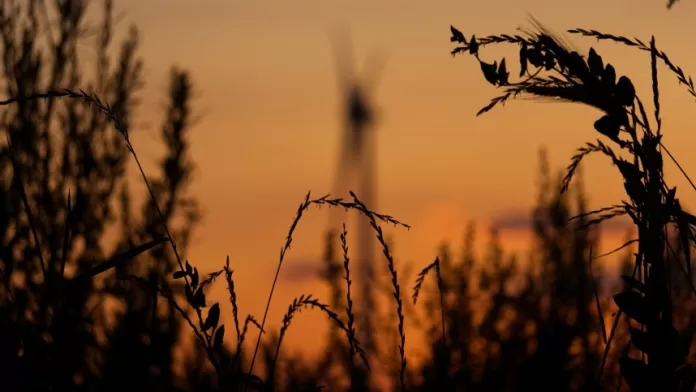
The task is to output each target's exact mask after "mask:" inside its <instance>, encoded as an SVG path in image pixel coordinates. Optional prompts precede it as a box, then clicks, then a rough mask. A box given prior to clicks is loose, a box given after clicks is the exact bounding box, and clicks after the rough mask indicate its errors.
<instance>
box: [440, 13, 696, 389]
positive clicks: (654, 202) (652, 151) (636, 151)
mask: <svg viewBox="0 0 696 392" xmlns="http://www.w3.org/2000/svg"><path fill="white" fill-rule="evenodd" d="M536 27H537V30H538V31H528V32H526V33H525V34H524V35H514V36H512V35H499V36H489V37H484V38H480V39H477V38H476V37H475V36H473V37H472V38H471V39H470V40H467V39H466V37H465V36H464V34H462V33H461V32H460V31H459V30H457V29H455V28H454V27H452V28H451V32H452V37H451V41H452V42H455V43H457V44H459V46H458V47H457V48H455V49H454V50H453V51H452V54H454V55H456V54H460V53H467V52H468V53H470V54H471V55H472V56H474V58H475V59H476V60H477V61H478V62H479V64H480V66H481V70H482V71H483V74H484V77H485V78H486V80H487V81H488V82H490V83H491V84H493V85H494V86H496V87H499V88H502V89H503V90H504V94H503V95H501V96H498V97H496V98H494V99H493V100H492V101H491V103H490V104H489V105H487V106H486V107H484V108H483V109H481V111H479V113H478V114H482V113H485V112H487V111H489V110H490V109H492V108H493V107H494V106H496V105H497V104H499V103H504V102H505V101H507V100H508V99H510V98H514V97H517V96H520V95H529V96H533V97H544V98H552V99H559V100H562V101H567V102H574V103H583V104H586V105H589V106H591V107H594V108H596V109H598V110H600V111H601V112H602V113H603V115H602V117H601V118H599V119H598V120H597V121H596V122H595V123H594V128H595V129H596V130H597V131H598V132H599V133H600V134H602V135H604V136H606V137H607V138H608V139H609V140H610V141H611V142H612V144H613V145H615V146H616V147H618V148H619V149H620V150H623V151H625V152H626V153H628V154H629V155H630V157H631V160H626V159H623V158H621V157H619V156H618V155H617V154H616V153H615V151H614V150H613V149H612V147H611V146H610V145H607V144H605V143H603V142H602V141H600V140H597V142H596V143H588V144H587V145H586V146H585V147H583V148H581V149H580V150H579V151H578V153H577V154H576V155H575V156H574V157H573V159H572V162H571V164H570V165H569V167H568V171H567V174H566V176H565V178H564V180H563V190H565V189H567V186H568V184H569V182H570V181H571V179H572V176H573V173H574V172H575V170H576V168H577V167H578V165H579V163H580V161H581V160H582V158H584V157H585V156H587V155H588V154H590V153H593V152H601V153H603V154H604V155H606V156H608V157H609V158H610V159H611V160H612V162H613V164H614V165H615V166H616V167H617V168H618V169H619V172H620V173H621V175H622V177H623V179H624V188H625V190H626V195H627V196H628V198H629V200H628V201H624V202H622V204H621V205H616V206H611V207H608V208H604V209H601V210H597V211H591V212H589V213H588V214H587V216H589V217H592V219H593V220H592V221H590V223H595V222H601V221H603V220H605V219H609V218H612V217H615V216H619V215H627V216H629V217H630V218H631V220H632V221H633V223H634V224H635V225H636V228H637V229H638V252H637V253H636V254H635V259H634V270H633V273H632V274H631V275H630V276H623V277H622V278H623V279H624V282H625V284H626V287H625V290H624V291H622V292H621V293H619V294H617V295H615V296H614V301H615V302H616V305H617V306H618V307H619V313H618V314H617V316H616V318H615V320H614V325H613V326H612V328H611V332H610V337H609V339H608V341H607V343H606V349H605V352H608V351H609V349H610V346H611V342H612V339H613V336H614V331H615V329H616V326H617V324H618V322H619V319H620V316H621V314H625V315H626V316H627V317H629V318H630V319H631V320H632V321H633V322H634V323H635V325H636V326H637V327H636V328H632V329H631V344H632V346H633V347H634V348H636V349H637V350H638V351H640V352H641V353H642V357H641V358H634V357H630V356H624V357H623V358H622V359H621V361H620V364H621V374H622V377H623V378H624V380H625V381H626V382H627V383H628V385H629V387H630V388H631V390H635V391H656V390H689V391H690V390H693V388H694V386H695V385H696V370H695V369H693V368H692V367H691V366H690V365H688V364H687V363H686V362H685V361H686V358H687V356H688V354H689V345H690V342H688V343H685V342H683V341H682V337H680V334H679V332H678V331H677V330H676V328H675V327H674V323H673V311H674V307H673V305H674V304H673V301H672V295H671V282H672V277H671V276H670V274H669V272H670V270H669V268H668V267H667V253H668V249H667V248H668V245H669V242H668V239H667V235H666V230H667V226H668V225H669V224H675V225H676V226H677V227H678V229H679V231H678V232H679V234H680V239H681V243H682V249H683V256H684V261H685V263H684V264H685V265H684V266H683V267H684V274H685V275H686V276H687V277H688V278H689V279H690V277H691V252H690V247H691V244H693V243H694V241H695V240H696V239H695V237H694V234H693V227H692V226H693V225H694V224H696V219H695V218H694V216H693V215H691V214H689V213H687V212H685V211H683V209H682V207H681V205H680V202H679V199H678V198H677V197H676V188H675V187H671V188H670V187H668V185H667V184H666V183H665V181H664V176H663V155H662V152H663V151H664V152H666V153H667V154H668V156H669V157H670V158H672V159H673V157H672V156H671V154H669V151H668V150H667V149H666V148H665V146H664V145H663V143H662V120H661V116H660V94H659V88H658V68H657V62H658V60H661V61H662V62H664V63H665V64H666V65H667V66H668V68H669V69H670V70H671V71H672V72H673V73H674V74H676V76H677V78H678V80H679V81H680V82H681V83H683V84H684V85H686V87H687V89H688V91H689V93H690V94H691V95H692V96H695V97H696V93H695V92H694V85H693V81H692V80H691V78H690V77H688V78H687V77H686V75H685V74H684V72H683V71H682V70H681V68H679V67H677V66H675V65H674V64H673V63H672V62H671V61H670V60H669V58H668V57H667V55H666V54H665V53H664V52H661V51H659V50H658V49H657V47H656V44H655V39H654V37H653V38H652V39H651V40H650V43H649V45H646V44H644V43H643V42H642V41H640V40H638V39H629V38H625V37H620V36H613V35H609V34H603V33H600V32H596V31H591V30H582V29H575V30H569V31H568V32H569V33H571V34H579V35H582V36H587V37H594V38H597V39H604V40H611V41H615V42H618V43H623V44H624V45H627V46H631V47H637V48H639V49H641V50H645V51H648V52H649V54H650V60H651V61H650V65H651V71H652V72H651V76H652V101H653V106H654V116H653V121H654V124H651V123H650V121H651V119H650V118H649V117H648V115H647V113H646V109H645V106H644V104H643V101H642V100H641V99H640V97H639V96H638V95H637V94H636V91H635V88H634V86H633V83H632V82H631V80H630V79H629V78H628V77H626V76H621V77H619V78H618V81H617V75H616V71H615V69H614V67H613V66H612V65H611V64H608V63H607V64H605V63H604V61H603V59H602V58H601V57H600V56H599V55H598V54H597V52H596V51H595V50H594V49H590V51H589V54H588V55H587V56H586V57H583V56H582V55H581V54H579V53H578V52H577V51H573V50H571V49H569V47H568V46H567V45H566V44H564V43H563V42H562V41H561V40H560V39H559V38H558V37H555V36H554V35H552V34H551V33H549V32H548V31H547V30H546V29H544V28H543V27H542V26H540V25H539V24H538V23H537V26H536ZM495 43H512V44H516V45H519V47H520V52H519V64H520V75H519V76H520V78H522V79H521V80H520V81H518V82H511V81H510V80H509V72H508V70H507V68H506V64H505V60H504V59H503V60H501V61H500V64H498V63H497V62H494V63H492V64H491V63H488V62H485V61H483V60H482V59H481V57H480V51H481V49H482V48H483V47H484V46H486V45H490V44H495ZM673 160H674V159H673ZM674 162H675V163H676V161H674ZM677 165H678V164H677ZM680 169H681V167H680ZM682 172H683V171H682ZM684 174H685V173H684ZM685 175H686V174H685ZM687 178H688V176H687ZM689 181H690V180H689ZM695 189H696V188H695ZM689 281H690V280H689ZM604 358H606V353H605V355H604ZM604 362H605V360H603V363H602V365H604Z"/></svg>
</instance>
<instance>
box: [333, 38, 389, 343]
mask: <svg viewBox="0 0 696 392" xmlns="http://www.w3.org/2000/svg"><path fill="white" fill-rule="evenodd" d="M340 38H341V39H340V40H336V41H334V45H333V49H334V51H335V52H334V57H335V60H336V66H337V71H338V81H339V88H340V94H341V97H342V99H343V102H342V105H343V112H344V113H343V124H344V125H343V130H342V136H341V142H340V143H341V144H340V147H339V156H338V162H337V168H336V177H335V179H334V181H335V182H334V192H333V195H334V196H337V197H343V198H346V199H348V200H350V199H351V198H350V195H349V193H348V191H351V190H352V191H353V192H354V193H355V194H356V196H357V197H358V198H359V199H360V200H361V201H362V202H363V203H365V205H366V206H367V207H368V208H369V209H371V210H376V205H375V204H376V201H377V182H376V180H375V174H376V173H375V172H376V168H375V165H376V153H377V148H376V142H377V139H376V135H375V133H374V132H373V130H374V120H375V113H374V108H373V106H372V102H371V100H370V99H369V97H370V94H371V93H372V92H373V91H374V86H375V85H376V82H377V79H376V78H377V76H378V71H380V70H381V68H382V65H383V58H381V57H376V56H371V57H370V58H369V60H371V61H370V62H369V63H368V64H367V66H366V67H365V70H366V71H368V72H366V73H363V74H362V75H360V77H359V75H357V73H356V72H355V69H354V59H353V52H352V48H351V46H350V41H349V39H348V37H347V36H346V35H343V36H341V37H340ZM342 213H343V211H342V210H340V209H333V211H332V213H331V222H330V226H331V227H330V230H332V231H333V232H334V233H336V232H340V231H341V230H342V226H341V224H342V223H343V222H344V215H343V214H342ZM351 233H354V236H351V235H350V234H349V238H355V239H356V240H357V246H356V247H357V251H356V252H351V253H352V256H353V257H351V261H352V260H355V261H356V263H354V264H353V266H354V269H352V271H353V270H355V271H357V274H356V275H355V276H356V277H355V279H354V282H355V284H356V285H357V288H358V290H357V291H358V293H357V294H358V298H357V300H356V301H355V302H356V305H357V306H356V318H357V326H356V329H357V334H358V339H359V340H360V343H361V344H362V345H363V348H364V349H365V351H366V352H367V353H368V355H372V354H373V353H374V352H375V338H374V331H375V323H374V321H375V320H374V319H372V318H371V315H372V314H373V312H375V309H376V303H375V300H374V293H373V292H374V284H373V282H374V266H375V261H376V260H377V258H376V257H375V241H376V238H375V234H374V231H373V230H372V228H371V226H370V223H369V221H368V219H367V218H366V217H365V216H362V215H361V216H359V217H358V224H357V225H356V226H355V229H353V230H351ZM356 256H357V257H356ZM375 314H376V313H375Z"/></svg>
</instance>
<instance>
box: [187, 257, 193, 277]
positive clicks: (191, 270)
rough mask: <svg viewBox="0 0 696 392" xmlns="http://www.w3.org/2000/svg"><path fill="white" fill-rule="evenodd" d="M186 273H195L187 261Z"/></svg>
mask: <svg viewBox="0 0 696 392" xmlns="http://www.w3.org/2000/svg"><path fill="white" fill-rule="evenodd" d="M186 273H188V274H189V275H191V274H192V273H193V268H191V264H189V262H188V260H186Z"/></svg>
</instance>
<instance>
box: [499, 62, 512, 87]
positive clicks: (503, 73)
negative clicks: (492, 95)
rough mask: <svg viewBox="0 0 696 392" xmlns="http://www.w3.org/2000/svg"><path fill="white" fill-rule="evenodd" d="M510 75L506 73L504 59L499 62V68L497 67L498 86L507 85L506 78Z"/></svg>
mask: <svg viewBox="0 0 696 392" xmlns="http://www.w3.org/2000/svg"><path fill="white" fill-rule="evenodd" d="M509 76H510V74H509V73H508V71H507V67H506V66H505V59H503V60H502V61H501V62H500V66H499V67H498V84H500V85H501V86H504V85H506V84H508V77H509Z"/></svg>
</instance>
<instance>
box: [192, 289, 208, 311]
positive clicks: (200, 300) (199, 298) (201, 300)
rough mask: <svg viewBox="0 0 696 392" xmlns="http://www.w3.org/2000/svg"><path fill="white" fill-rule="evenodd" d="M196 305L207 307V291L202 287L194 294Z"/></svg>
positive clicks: (194, 303) (194, 304)
mask: <svg viewBox="0 0 696 392" xmlns="http://www.w3.org/2000/svg"><path fill="white" fill-rule="evenodd" d="M192 305H193V306H194V307H196V308H205V307H206V306H208V305H206V303H205V293H204V292H203V290H202V289H201V288H199V289H198V290H196V292H195V293H194V294H193V304H192Z"/></svg>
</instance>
